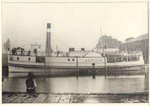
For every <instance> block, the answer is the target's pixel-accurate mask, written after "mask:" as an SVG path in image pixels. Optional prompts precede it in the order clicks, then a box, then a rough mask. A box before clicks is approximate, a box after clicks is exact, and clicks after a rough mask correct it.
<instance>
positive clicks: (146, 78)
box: [144, 65, 149, 92]
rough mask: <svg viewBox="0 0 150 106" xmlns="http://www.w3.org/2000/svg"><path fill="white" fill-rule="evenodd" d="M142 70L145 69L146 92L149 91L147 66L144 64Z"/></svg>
mask: <svg viewBox="0 0 150 106" xmlns="http://www.w3.org/2000/svg"><path fill="white" fill-rule="evenodd" d="M144 70H145V91H146V92H148V91H149V66H148V65H145V66H144Z"/></svg>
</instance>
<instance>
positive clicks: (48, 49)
mask: <svg viewBox="0 0 150 106" xmlns="http://www.w3.org/2000/svg"><path fill="white" fill-rule="evenodd" d="M50 28H51V24H50V23H47V34H46V48H45V54H46V56H51V53H52V48H51V32H50Z"/></svg>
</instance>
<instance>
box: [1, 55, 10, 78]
mask: <svg viewBox="0 0 150 106" xmlns="http://www.w3.org/2000/svg"><path fill="white" fill-rule="evenodd" d="M8 73H9V70H8V54H7V53H6V54H2V79H4V78H7V77H8Z"/></svg>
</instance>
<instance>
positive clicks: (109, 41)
mask: <svg viewBox="0 0 150 106" xmlns="http://www.w3.org/2000/svg"><path fill="white" fill-rule="evenodd" d="M121 44H122V42H121V41H119V40H117V39H114V38H112V37H111V36H107V35H104V36H102V37H100V38H99V40H98V43H97V45H96V48H97V49H100V48H119V47H120V45H121Z"/></svg>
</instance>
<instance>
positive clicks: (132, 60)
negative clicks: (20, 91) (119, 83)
mask: <svg viewBox="0 0 150 106" xmlns="http://www.w3.org/2000/svg"><path fill="white" fill-rule="evenodd" d="M50 28H51V24H50V23H48V24H47V35H46V49H45V54H44V55H39V54H38V53H37V50H34V52H35V54H34V55H31V54H32V53H31V51H28V52H26V53H25V52H23V50H22V49H21V48H18V50H20V51H19V53H16V52H14V51H13V50H12V51H9V53H8V64H9V67H22V68H43V69H76V68H78V69H81V70H82V69H93V68H95V69H100V70H101V69H105V68H107V67H109V68H112V69H113V68H119V69H123V70H127V69H129V67H130V68H133V67H137V66H141V65H144V60H143V55H142V53H141V52H135V53H127V52H119V53H114V54H112V53H110V54H106V53H105V50H104V51H103V52H101V53H99V52H97V51H93V50H89V51H87V50H85V49H84V48H81V50H78V51H76V50H74V48H69V51H68V52H60V51H56V52H53V51H52V48H51V32H50ZM15 71H16V70H11V72H15ZM17 72H20V71H17Z"/></svg>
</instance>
